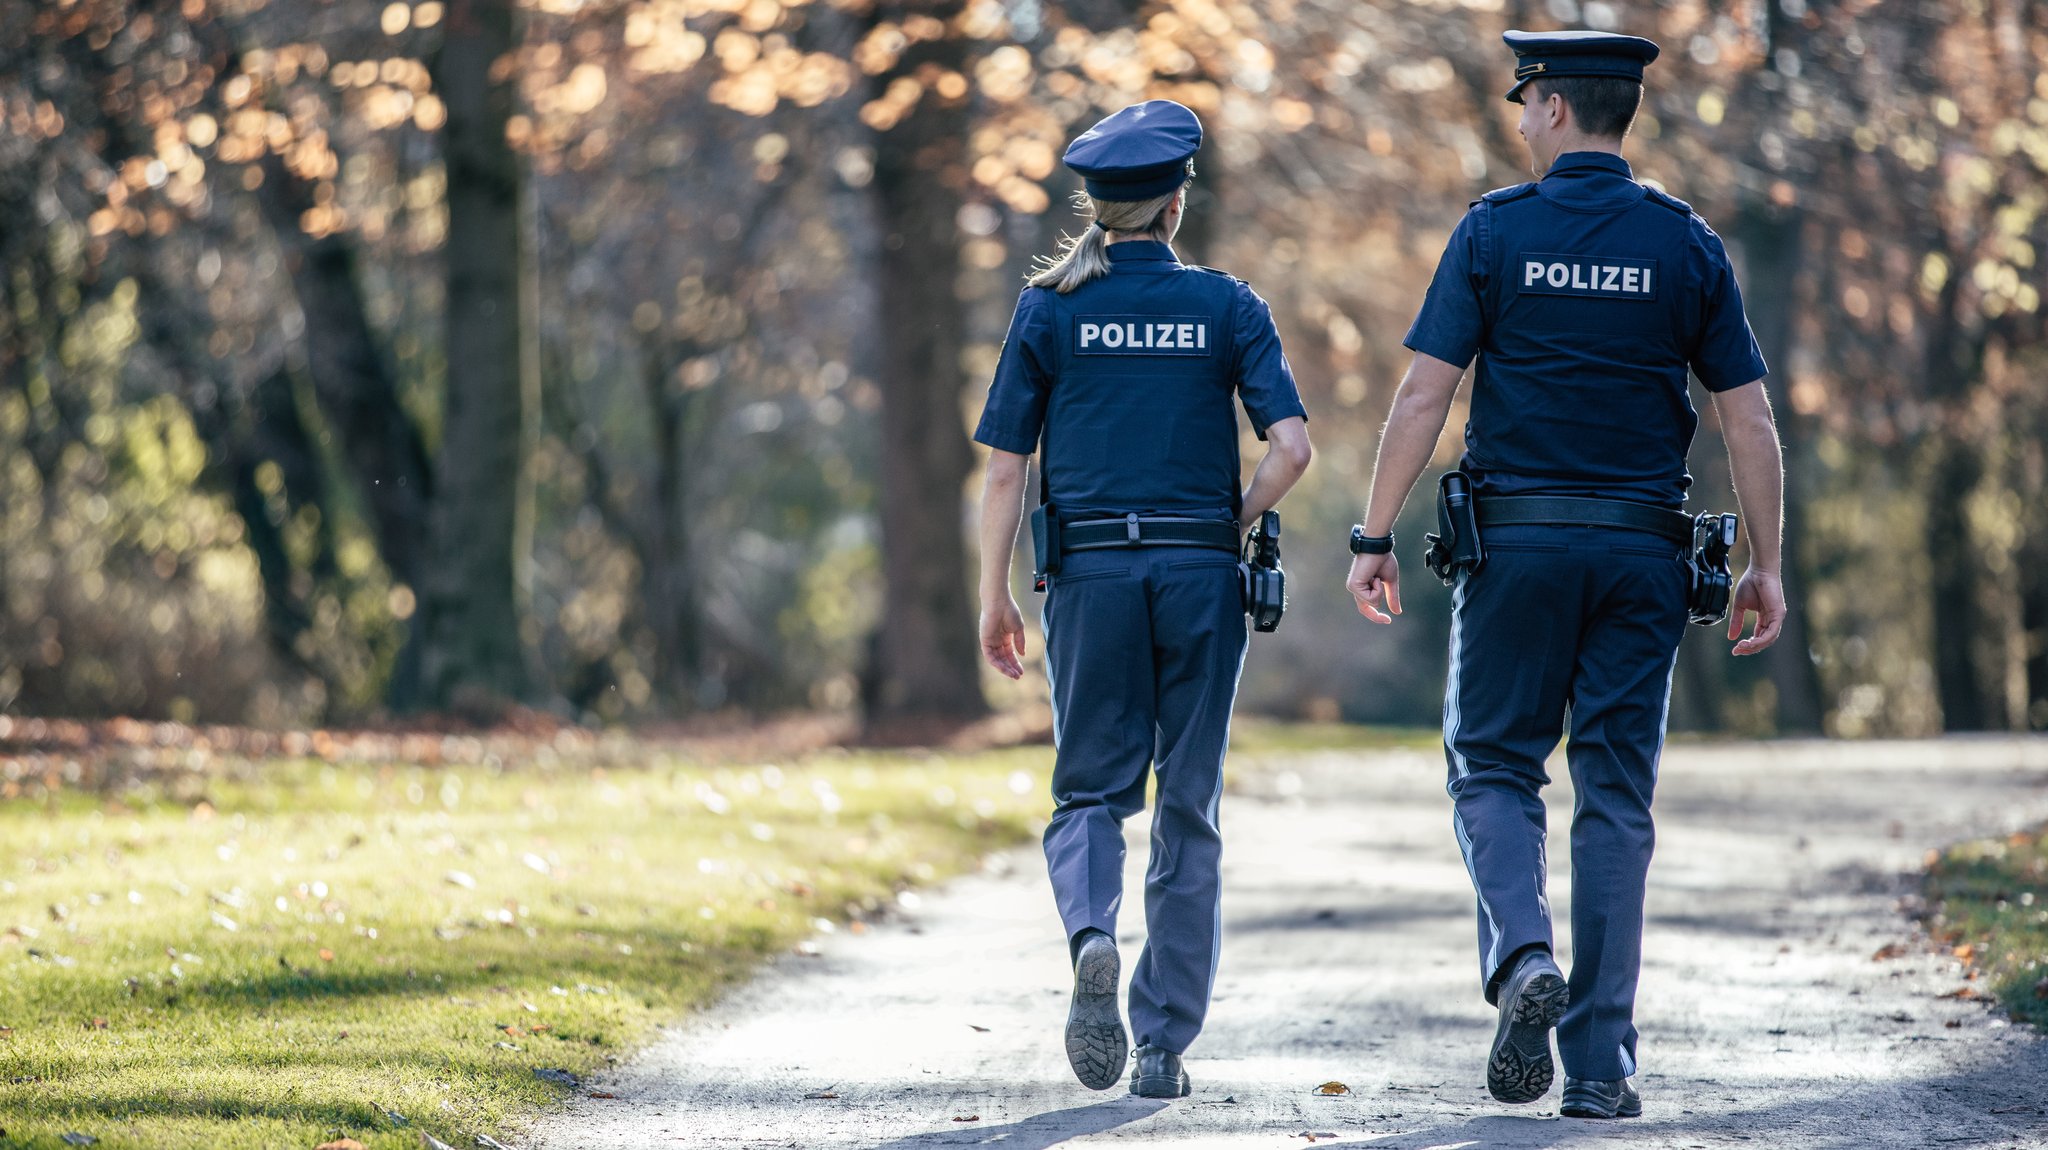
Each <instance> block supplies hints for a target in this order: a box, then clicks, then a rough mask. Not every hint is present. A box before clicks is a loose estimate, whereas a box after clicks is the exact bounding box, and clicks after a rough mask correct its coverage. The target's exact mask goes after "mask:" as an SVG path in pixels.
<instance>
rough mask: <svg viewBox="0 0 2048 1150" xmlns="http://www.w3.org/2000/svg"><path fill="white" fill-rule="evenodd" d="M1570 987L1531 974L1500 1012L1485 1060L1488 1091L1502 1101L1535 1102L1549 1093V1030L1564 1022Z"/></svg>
mask: <svg viewBox="0 0 2048 1150" xmlns="http://www.w3.org/2000/svg"><path fill="white" fill-rule="evenodd" d="M1570 1001H1571V988H1570V987H1569V986H1568V985H1567V984H1566V983H1565V980H1564V978H1563V976H1562V975H1559V974H1555V973H1553V972H1550V971H1545V972H1543V973H1541V974H1537V975H1534V976H1533V977H1531V978H1530V979H1529V981H1528V982H1526V983H1523V984H1522V986H1521V988H1520V989H1519V990H1517V991H1515V993H1514V995H1513V998H1512V1001H1510V1002H1509V1003H1507V1004H1506V1005H1504V1006H1503V1007H1502V1008H1501V1012H1500V1029H1498V1030H1496V1031H1495V1032H1494V1035H1493V1054H1492V1056H1491V1057H1489V1058H1488V1059H1487V1060H1486V1089H1487V1092H1488V1093H1490V1094H1492V1095H1493V1096H1494V1098H1496V1099H1498V1100H1499V1101H1502V1102H1534V1101H1536V1100H1537V1099H1538V1098H1541V1097H1543V1096H1544V1095H1545V1094H1547V1093H1549V1092H1550V1083H1551V1081H1552V1080H1553V1079H1554V1078H1555V1077H1556V1076H1557V1065H1556V1063H1555V1062H1553V1061H1552V1060H1551V1057H1550V1031H1551V1029H1552V1028H1554V1027H1555V1026H1556V1025H1557V1022H1558V1019H1560V1018H1563V1017H1564V1010H1565V1006H1566V1005H1567V1004H1568V1003H1569V1002H1570Z"/></svg>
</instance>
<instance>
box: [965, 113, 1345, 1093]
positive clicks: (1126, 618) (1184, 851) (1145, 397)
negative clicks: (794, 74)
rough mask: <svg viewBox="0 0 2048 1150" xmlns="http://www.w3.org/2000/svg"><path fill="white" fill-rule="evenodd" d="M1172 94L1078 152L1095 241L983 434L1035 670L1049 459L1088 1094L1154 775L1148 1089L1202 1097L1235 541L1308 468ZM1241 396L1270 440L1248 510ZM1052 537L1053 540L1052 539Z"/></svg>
mask: <svg viewBox="0 0 2048 1150" xmlns="http://www.w3.org/2000/svg"><path fill="white" fill-rule="evenodd" d="M1201 143H1202V125H1201V122H1200V121H1199V120H1198V119H1197V118H1196V116H1195V114H1194V112H1192V111H1190V110H1189V109H1187V108H1185V107H1182V106H1181V105H1179V104H1176V103H1174V102H1172V101H1170V100H1149V101H1147V102H1145V103H1142V104H1137V105H1134V106H1132V107H1128V108H1125V109H1123V110H1122V111H1120V112H1117V113H1116V114H1115V115H1112V116H1110V117H1108V118H1106V119H1104V120H1102V121H1101V122H1100V123H1098V124H1096V125H1095V126H1094V127H1093V128H1090V129H1089V130H1088V131H1087V132H1085V133H1083V134H1082V135H1081V136H1080V137H1079V138H1078V139H1076V140H1075V141H1074V142H1073V143H1072V144H1071V145H1070V146H1069V147H1068V148H1067V151H1066V155H1065V160H1066V164H1067V166H1068V167H1069V168H1071V169H1073V170H1074V171H1075V172H1077V173H1079V174H1080V175H1081V176H1082V177H1083V178H1084V181H1085V185H1086V188H1087V191H1086V194H1085V195H1083V196H1080V197H1078V198H1077V204H1078V205H1079V206H1080V208H1081V210H1082V211H1083V212H1084V213H1085V214H1087V215H1088V216H1090V217H1091V223H1090V224H1089V226H1088V228H1087V230H1085V231H1083V232H1082V233H1081V235H1080V236H1079V237H1078V238H1077V239H1070V240H1068V241H1067V242H1066V244H1065V245H1064V247H1063V250H1062V251H1061V252H1060V254H1059V255H1058V256H1057V257H1056V258H1052V259H1048V260H1046V261H1043V264H1044V266H1042V267H1041V268H1040V269H1039V270H1038V271H1037V273H1036V274H1034V275H1033V276H1032V277H1031V279H1030V286H1029V287H1027V288H1025V289H1024V292H1023V294H1022V295H1021V296H1019V297H1018V300H1017V311H1016V315H1015V317H1014V318H1013V319H1012V320H1011V322H1010V332H1009V336H1008V338H1007V340H1006V341H1005V342H1004V344H1003V352H1002V358H1001V360H1000V361H999V363H998V364H997V367H996V374H995V380H994V382H993V383H991V384H990V386H989V392H988V404H987V407H986V408H985V409H984V410H983V412H982V417H981V424H980V427H979V428H978V429H977V430H976V431H975V435H974V438H975V439H976V441H978V442H980V443H982V444H984V445H986V446H987V447H989V448H990V449H991V451H992V455H991V458H990V460H989V466H988V483H987V489H986V491H985V492H984V494H983V499H982V517H981V522H982V529H981V606H982V611H981V646H982V651H983V654H984V655H985V657H986V658H987V659H988V661H989V662H990V663H991V664H992V665H994V666H995V667H996V669H997V670H999V671H1001V672H1002V673H1003V674H1005V675H1008V676H1009V677H1010V678H1013V679H1014V678H1018V677H1020V676H1021V675H1022V674H1023V668H1022V666H1021V662H1020V660H1021V659H1022V657H1023V655H1024V624H1023V620H1022V618H1021V617H1020V616H1019V614H1018V610H1017V604H1016V601H1015V600H1014V599H1012V598H1011V595H1010V587H1009V572H1010V557H1011V550H1012V547H1013V545H1014V542H1015V539H1016V536H1017V527H1018V522H1019V518H1020V516H1021V514H1022V509H1023V500H1024V493H1025V483H1024V480H1025V472H1026V464H1027V461H1028V457H1029V456H1030V455H1031V454H1032V453H1033V452H1037V453H1038V454H1039V466H1040V477H1041V479H1040V483H1039V485H1038V497H1039V501H1040V505H1041V506H1040V508H1039V510H1038V511H1037V512H1035V513H1034V515H1033V534H1034V539H1035V540H1042V542H1041V546H1042V547H1043V548H1044V550H1042V551H1041V553H1040V555H1039V564H1040V570H1041V571H1042V572H1045V573H1046V578H1045V582H1046V583H1047V584H1048V585H1049V591H1048V593H1047V596H1046V601H1045V612H1044V629H1045V635H1046V673H1047V675H1048V677H1049V678H1050V679H1051V683H1052V703H1053V743H1054V746H1055V747H1056V748H1057V750H1056V754H1055V758H1054V764H1053V780H1052V790H1053V799H1054V802H1055V804H1056V806H1055V810H1054V813H1053V816H1052V822H1051V824H1050V825H1049V826H1048V827H1047V828H1046V832H1045V856H1046V862H1047V865H1048V866H1049V867H1050V870H1051V875H1052V885H1053V892H1054V897H1055V899H1056V900H1057V903H1058V907H1059V913H1060V919H1061V921H1062V922H1063V923H1064V925H1065V927H1066V934H1067V938H1068V941H1069V947H1070V955H1071V957H1072V958H1073V962H1074V994H1073V1000H1072V1005H1071V1007H1070V1010H1069V1014H1068V1019H1067V1026H1066V1046H1067V1056H1068V1059H1069V1061H1071V1062H1072V1064H1073V1067H1074V1072H1075V1074H1076V1075H1077V1076H1079V1078H1080V1080H1081V1082H1082V1083H1083V1084H1085V1085H1087V1086H1088V1087H1090V1088H1092V1089H1096V1090H1105V1089H1108V1088H1109V1087H1111V1086H1113V1085H1115V1084H1116V1083H1117V1082H1118V1081H1119V1080H1120V1079H1121V1078H1122V1075H1123V1063H1124V1062H1125V1061H1126V1058H1125V1054H1126V1050H1127V1039H1126V1036H1125V1030H1124V1026H1123V1022H1122V1020H1121V1018H1120V1016H1119V1012H1118V1004H1117V980H1118V975H1119V971H1120V961H1121V960H1120V959H1119V956H1118V954H1117V949H1116V942H1115V935H1116V921H1117V912H1118V910H1119V908H1120V906H1121V904H1122V901H1123V859H1124V839H1123V822H1124V820H1125V819H1126V818H1129V817H1130V816H1131V815H1133V814H1136V813H1137V812H1138V811H1140V810H1141V809H1143V807H1144V801H1145V783H1146V774H1147V772H1148V771H1151V772H1154V773H1156V775H1157V776H1158V809H1157V811H1156V812H1155V814H1154V817H1153V820H1152V859H1151V867H1150V869H1149V870H1148V871H1147V872H1146V876H1145V921H1146V925H1147V928H1148V931H1149V938H1148V940H1147V942H1146V944H1145V950H1144V953H1143V954H1142V955H1141V956H1140V957H1139V959H1138V964H1137V968H1136V970H1135V972H1134V973H1133V975H1132V978H1131V987H1130V1018H1131V1026H1132V1029H1133V1030H1135V1031H1136V1033H1137V1041H1138V1050H1137V1066H1136V1068H1135V1069H1134V1071H1133V1072H1132V1076H1131V1091H1132V1093H1134V1094H1139V1095H1143V1096H1146V1097H1152V1098H1179V1097H1184V1096H1186V1094H1187V1093H1188V1076H1187V1073H1186V1071H1185V1070H1184V1069H1183V1067H1182V1065H1181V1055H1182V1054H1183V1053H1184V1052H1185V1051H1186V1050H1187V1048H1188V1045H1189V1044H1190V1043H1192V1042H1193V1041H1194V1039H1195V1036H1196V1035H1197V1034H1198V1033H1200V1031H1201V1029H1202V1020H1203V1018H1204V1016H1205V1015H1206V1013H1207V1011H1208V1006H1209V992H1210V988H1211V986H1212V985H1213V983H1214V981H1215V974H1216V956H1217V948H1218V944H1219V942H1220V941H1221V937H1220V936H1221V923H1220V918H1219V915H1220V911H1219V906H1220V903H1219V875H1218V864H1219V860H1220V855H1221V847H1222V840H1221V836H1220V835H1219V833H1218V830H1217V817H1216V816H1217V800H1218V799H1219V798H1220V797H1221V795H1222V791H1223V752H1224V746H1225V744H1226V742H1227V741H1228V738H1229V729H1230V709H1231V704H1232V702H1233V700H1234V698H1235V696H1236V692H1237V680H1238V673H1239V670H1240V668H1241V667H1242V665H1243V661H1244V651H1245V640H1246V633H1245V619H1244V603H1243V599H1242V595H1241V591H1240V584H1239V574H1238V567H1237V549H1238V544H1239V528H1238V524H1239V523H1250V522H1254V521H1255V520H1257V518H1258V517H1259V516H1260V515H1261V514H1262V513H1263V512H1265V511H1267V510H1268V509H1270V508H1272V507H1273V505H1274V504H1276V503H1278V502H1279V500H1280V497H1281V496H1282V495H1284V494H1286V493H1287V490H1288V489H1289V488H1290V487H1292V486H1293V485H1294V483H1295V481H1296V480H1297V479H1299V478H1300V477H1301V474H1302V472H1303V471H1304V470H1305V469H1306V468H1307V466H1308V461H1309V442H1308V432H1307V427H1306V415H1305V413H1304V411H1303V409H1302V406H1301V399H1300V396H1299V395H1298V394H1297V393H1296V390H1295V385H1294V376H1293V373H1292V371H1291V370H1290V369H1289V368H1288V365H1287V359H1286V356H1284V355H1283V354H1282V353H1281V349H1280V338H1279V335H1278V333H1277V332H1276V331H1275V330H1274V327H1273V318H1272V315H1271V313H1270V311H1269V310H1268V309H1267V306H1266V302H1265V301H1264V300H1262V299H1260V298H1259V297H1258V295H1257V294H1255V293H1254V292H1253V291H1252V289H1251V288H1250V287H1248V286H1246V285H1245V284H1244V283H1243V282H1242V281H1240V280H1237V279H1233V278H1232V277H1230V276H1228V275H1224V274H1223V273H1221V272H1215V271H1210V270H1208V269H1206V268H1196V267H1189V266H1187V265H1184V264H1182V263H1181V262H1180V260H1179V259H1178V258H1176V257H1175V255H1174V251H1173V248H1172V247H1171V246H1170V241H1171V240H1172V239H1173V236H1174V232H1175V230H1176V229H1177V228H1178V227H1179V226H1180V221H1181V213H1182V212H1183V210H1184V209H1185V207H1186V203H1187V198H1186V193H1187V188H1186V184H1187V180H1188V178H1189V177H1190V176H1191V175H1192V174H1193V172H1194V166H1193V158H1194V155H1195V152H1196V150H1197V149H1198V148H1200V147H1201ZM1234 403H1242V404H1243V406H1244V409H1245V413H1246V415H1248V416H1249V417H1250V419H1251V425H1252V429H1253V430H1254V431H1255V432H1257V433H1258V435H1259V437H1260V438H1261V439H1266V440H1268V442H1269V443H1270V447H1269V449H1268V451H1267V453H1266V455H1265V458H1264V459H1262V460H1261V461H1260V463H1259V467H1258V470H1257V472H1256V473H1255V474H1254V476H1253V479H1252V482H1251V485H1250V486H1249V488H1248V489H1246V490H1244V491H1242V492H1240V490H1239V486H1238V485H1239V479H1240V474H1241V473H1240V471H1239V464H1238V448H1237V445H1238V423H1237V412H1236V408H1235V406H1234ZM1046 536H1050V537H1051V538H1049V539H1046V538H1043V537H1046Z"/></svg>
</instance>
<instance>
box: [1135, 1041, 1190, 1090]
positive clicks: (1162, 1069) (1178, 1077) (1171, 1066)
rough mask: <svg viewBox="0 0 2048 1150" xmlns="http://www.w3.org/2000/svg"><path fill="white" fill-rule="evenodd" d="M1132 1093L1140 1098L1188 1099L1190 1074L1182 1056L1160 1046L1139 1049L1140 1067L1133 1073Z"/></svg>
mask: <svg viewBox="0 0 2048 1150" xmlns="http://www.w3.org/2000/svg"><path fill="white" fill-rule="evenodd" d="M1131 1093H1133V1094H1135V1095H1137V1096H1138V1097H1140V1098H1186V1097H1187V1096H1188V1072H1187V1070H1186V1069H1185V1068H1184V1067H1182V1066H1181V1064H1180V1055H1178V1054H1175V1053H1174V1052H1173V1051H1171V1050H1167V1049H1165V1048H1163V1047H1158V1046H1140V1047H1139V1048H1138V1066H1137V1069H1135V1070H1133V1071H1131Z"/></svg>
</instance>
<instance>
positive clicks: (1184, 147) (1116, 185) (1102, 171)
mask: <svg viewBox="0 0 2048 1150" xmlns="http://www.w3.org/2000/svg"><path fill="white" fill-rule="evenodd" d="M1201 146H1202V121H1201V120H1200V119H1199V118H1197V117H1196V116H1195V113H1194V111H1193V110H1192V109H1189V108H1188V107H1186V106H1185V105H1181V104H1176V103H1174V102H1173V101H1172V100H1147V101H1145V102H1144V103H1142V104H1132V105H1131V106H1130V107H1128V108H1125V109H1123V110H1122V111H1120V112H1117V113H1115V114H1113V115H1110V116H1106V117H1104V118H1103V119H1102V120H1100V121H1099V122H1097V123H1096V125H1095V126H1094V127H1092V128H1090V129H1088V130H1087V131H1085V132H1083V133H1081V135H1080V137H1079V138H1077V139H1076V140H1075V141H1074V142H1073V143H1071V144H1068V145H1067V153H1066V156H1065V157H1064V159H1065V160H1066V164H1067V166H1068V167H1069V168H1072V169H1074V171H1075V172H1077V173H1079V175H1080V176H1081V180H1082V182H1083V183H1084V184H1085V185H1087V188H1088V194H1089V195H1091V196H1094V197H1095V198H1096V199H1098V200H1115V201H1120V202H1134V201H1138V200H1149V199H1152V198H1153V197H1155V196H1163V195H1165V194H1166V193H1168V192H1170V191H1173V190H1174V189H1175V188H1178V187H1180V186H1181V185H1182V184H1184V183H1186V182H1187V179H1188V177H1189V176H1190V175H1192V174H1194V170H1195V166H1194V156H1195V152H1196V151H1198V150H1199V149H1200V148H1201Z"/></svg>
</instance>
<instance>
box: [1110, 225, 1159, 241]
mask: <svg viewBox="0 0 2048 1150" xmlns="http://www.w3.org/2000/svg"><path fill="white" fill-rule="evenodd" d="M1102 231H1103V234H1105V235H1107V236H1108V237H1109V238H1108V239H1107V240H1104V241H1103V242H1104V243H1110V244H1127V243H1131V242H1133V241H1145V240H1149V241H1151V242H1152V243H1155V244H1163V243H1167V242H1168V240H1167V239H1166V237H1165V236H1162V235H1160V234H1159V233H1158V232H1112V231H1110V230H1109V229H1108V228H1104V229H1102Z"/></svg>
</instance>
